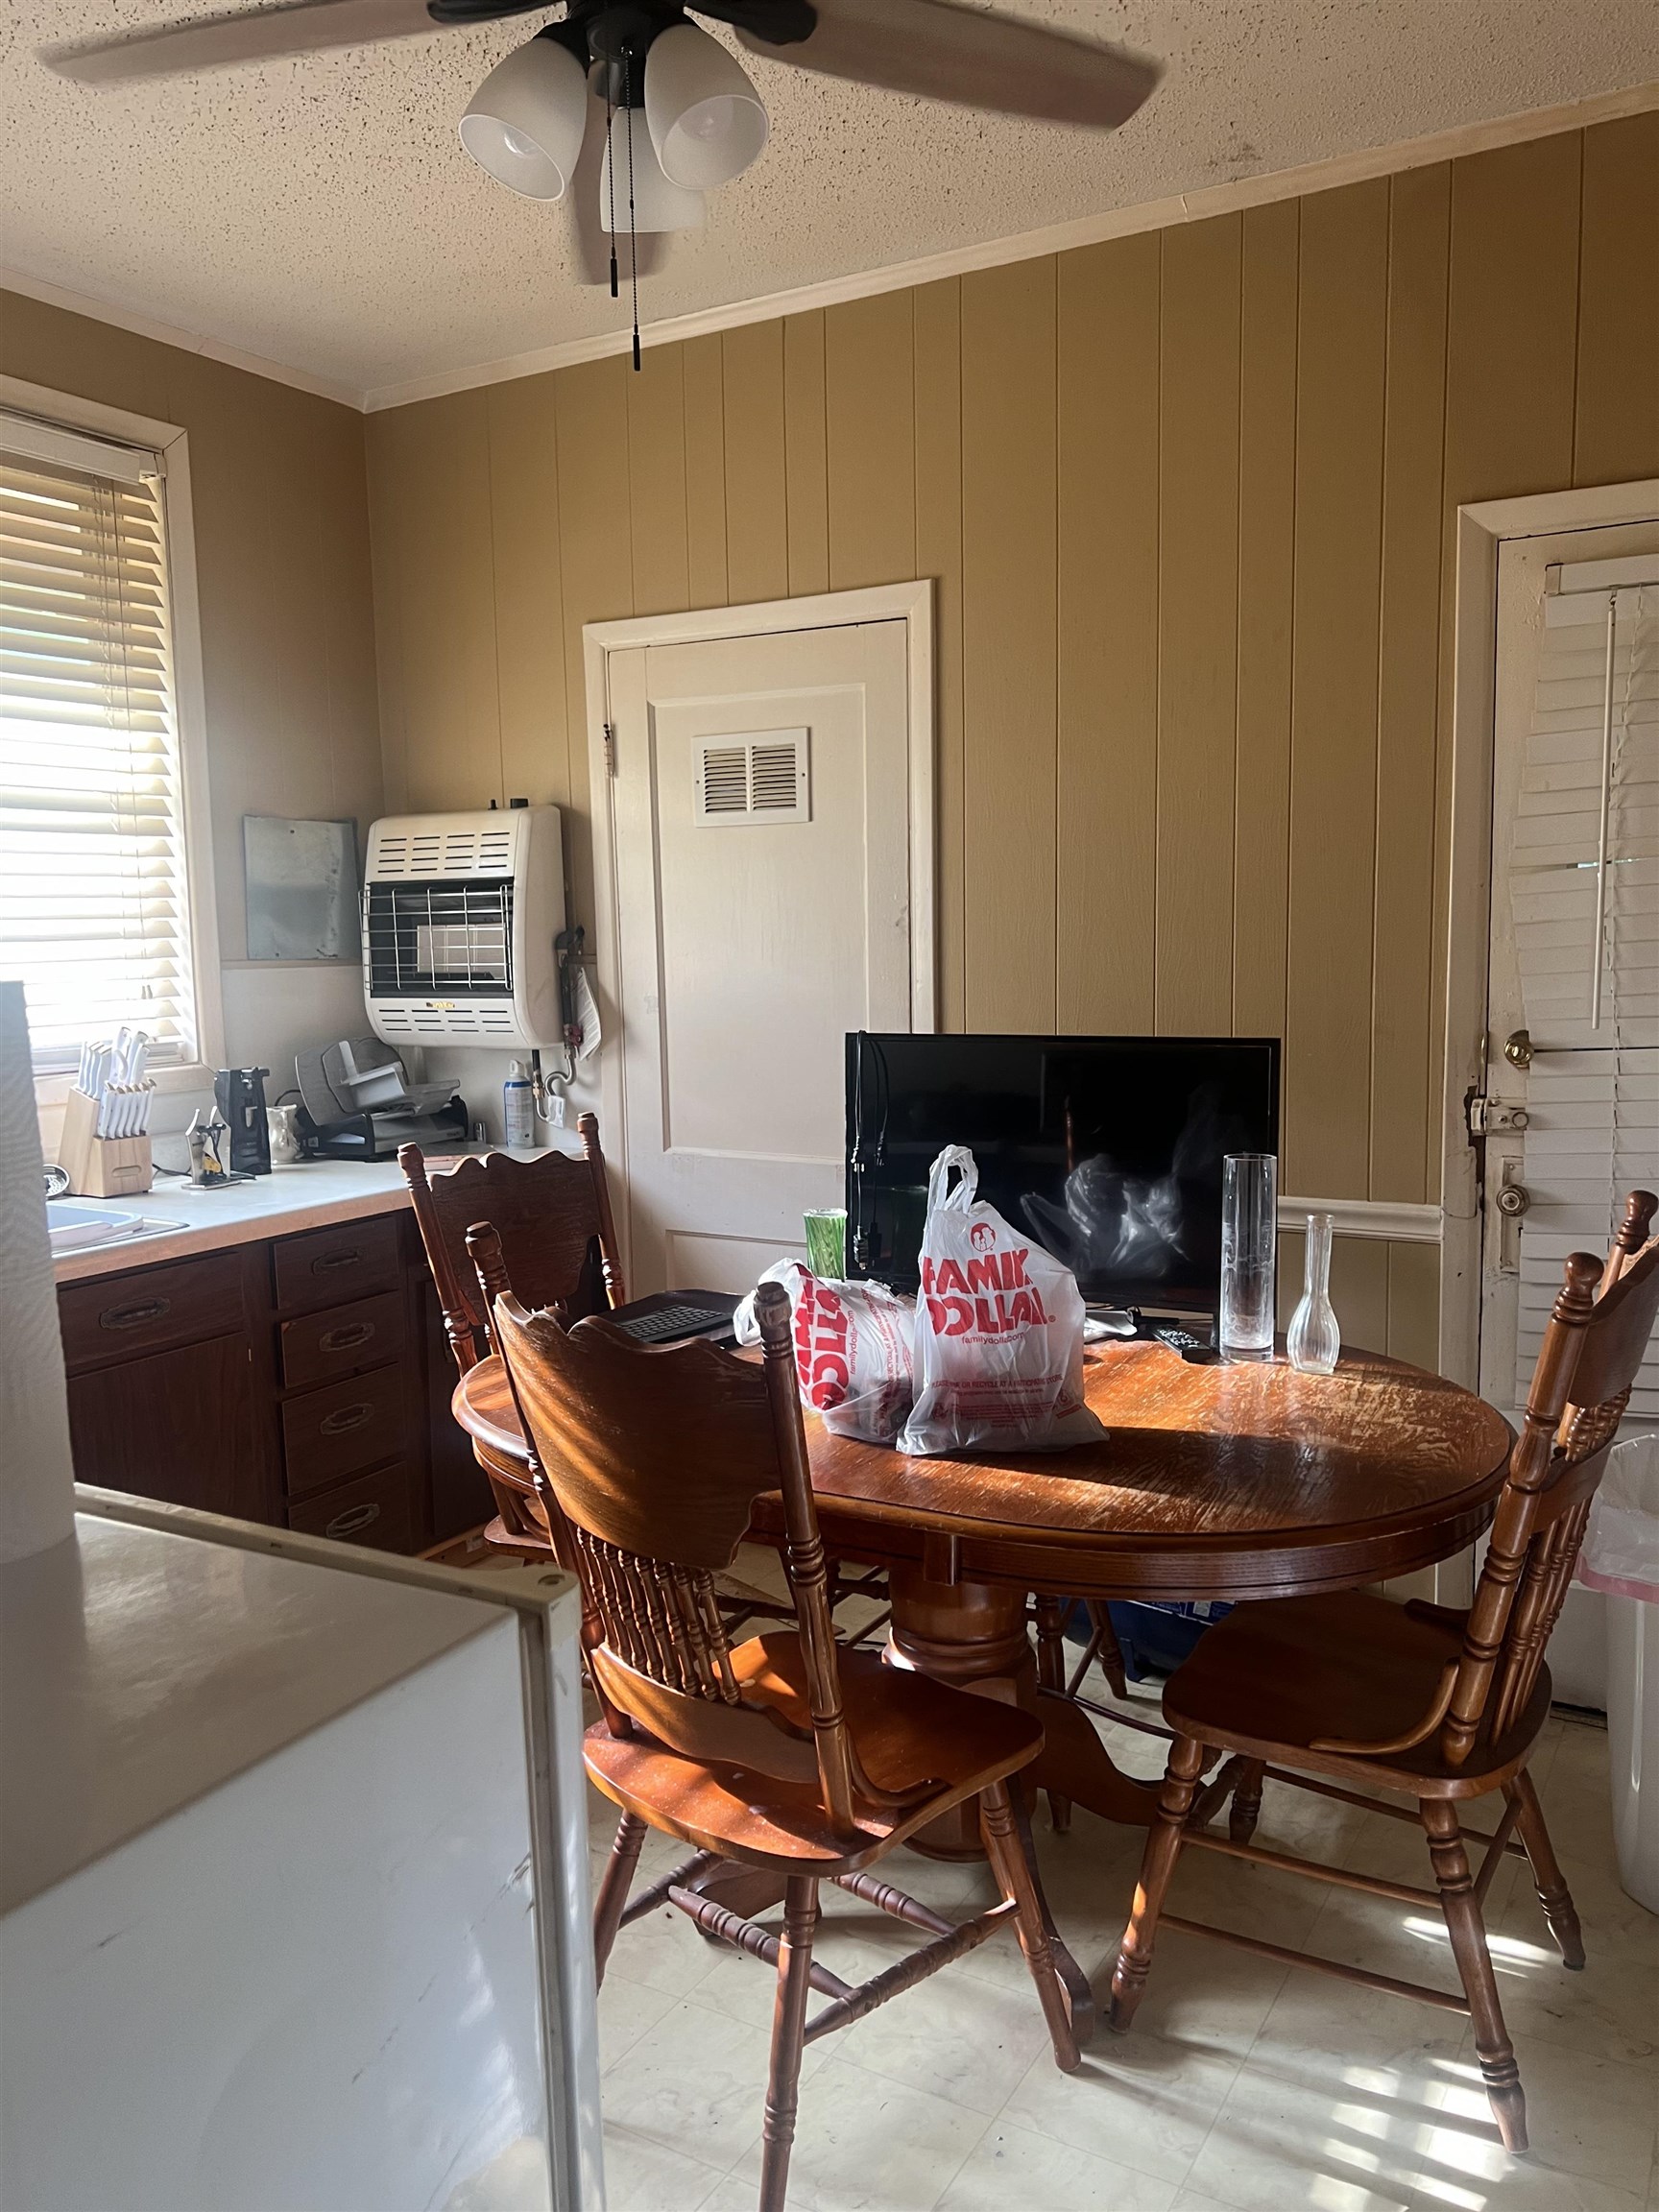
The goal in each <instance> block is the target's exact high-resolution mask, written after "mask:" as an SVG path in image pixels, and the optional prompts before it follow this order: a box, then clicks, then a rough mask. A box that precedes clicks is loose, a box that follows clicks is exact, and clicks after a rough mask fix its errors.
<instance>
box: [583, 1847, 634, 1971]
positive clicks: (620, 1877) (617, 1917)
mask: <svg viewBox="0 0 1659 2212" xmlns="http://www.w3.org/2000/svg"><path fill="white" fill-rule="evenodd" d="M644 1840H645V1822H644V1821H643V1820H642V1819H641V1818H640V1817H639V1815H638V1814H637V1813H624V1814H623V1815H622V1817H621V1819H620V1820H618V1821H617V1823H616V1840H615V1841H614V1842H613V1844H612V1846H611V1856H610V1858H609V1859H608V1860H607V1861H606V1862H605V1875H604V1879H603V1880H602V1881H601V1883H600V1885H599V1896H598V1901H597V1902H596V1903H595V1905H594V1907H593V1980H594V1983H595V1984H599V1983H601V1982H603V1981H604V1979H605V1967H606V1963H607V1961H608V1960H609V1959H610V1957H611V1946H612V1944H613V1943H614V1942H615V1940H616V1931H617V1929H618V1928H620V1927H621V1925H622V1914H623V1911H624V1910H625V1909H626V1907H627V1903H628V1892H629V1890H630V1889H631V1888H632V1887H633V1886H634V1869H635V1867H636V1866H637V1865H638V1863H639V1846H640V1845H641V1844H642V1843H643V1842H644Z"/></svg>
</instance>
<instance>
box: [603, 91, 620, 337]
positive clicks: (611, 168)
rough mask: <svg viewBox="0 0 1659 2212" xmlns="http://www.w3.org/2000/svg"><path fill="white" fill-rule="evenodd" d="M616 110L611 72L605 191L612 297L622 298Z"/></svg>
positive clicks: (607, 97) (607, 106)
mask: <svg viewBox="0 0 1659 2212" xmlns="http://www.w3.org/2000/svg"><path fill="white" fill-rule="evenodd" d="M615 123H616V109H615V108H614V106H613V104H612V99H611V72H610V69H609V67H607V69H606V72H605V189H606V190H607V192H609V194H610V195H611V223H610V229H611V297H612V299H613V300H616V299H619V298H620V297H621V293H620V289H619V287H618V285H617V282H616V139H615Z"/></svg>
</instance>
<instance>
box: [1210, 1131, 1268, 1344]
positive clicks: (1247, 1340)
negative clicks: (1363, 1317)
mask: <svg viewBox="0 0 1659 2212" xmlns="http://www.w3.org/2000/svg"><path fill="white" fill-rule="evenodd" d="M1278 1249H1279V1163H1278V1161H1277V1160H1276V1159H1275V1158H1274V1156H1273V1154H1272V1153H1271V1152H1229V1153H1228V1154H1227V1157H1226V1158H1225V1160H1223V1162H1222V1164H1221V1317H1220V1331H1219V1335H1220V1347H1221V1356H1222V1358H1224V1359H1271V1358H1272V1357H1273V1310H1274V1276H1275V1266H1276V1262H1277V1258H1278Z"/></svg>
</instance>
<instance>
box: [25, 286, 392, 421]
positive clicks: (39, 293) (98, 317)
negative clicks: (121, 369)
mask: <svg viewBox="0 0 1659 2212" xmlns="http://www.w3.org/2000/svg"><path fill="white" fill-rule="evenodd" d="M0 292H16V293H20V294H21V295H22V297H23V298H24V299H25V300H38V301H40V303H41V305H42V306H45V307H61V308H62V309H63V311H64V313H65V314H68V315H84V317H85V318H86V320H87V321H88V322H90V323H108V324H109V325H110V326H111V327H112V328H114V329H116V330H131V331H132V335H133V336H134V337H135V338H153V339H155V341H156V344H157V345H159V346H176V347H178V349H180V352H182V353H200V354H201V355H202V356H203V357H204V359H205V360H208V361H222V362H223V363H224V364H225V366H226V368H227V369H241V370H245V371H246V372H247V373H248V374H249V375H251V376H267V377H269V378H270V380H271V381H272V383H274V384H287V385H291V386H292V387H293V389H294V390H295V391H296V392H309V393H310V394H311V396H312V397H313V398H316V399H334V400H337V401H338V402H339V403H340V404H341V405H342V406H344V407H350V408H354V409H355V410H356V411H357V412H358V413H362V411H363V409H364V407H365V404H366V398H367V396H366V395H365V394H364V393H363V392H361V391H359V390H358V389H357V388H356V386H354V385H351V384H342V383H340V382H339V381H338V380H337V379H336V378H334V377H331V376H313V375H312V373H311V372H310V371H309V370H308V369H295V368H292V367H290V365H289V364H288V363H287V362H286V361H268V360H267V359H266V358H265V356H264V355H263V354H262V353H244V352H243V350H242V349H241V348H240V347H239V346H222V345H221V344H220V342H219V340H218V339H217V338H209V337H207V336H205V335H204V333H203V332H202V331H200V330H180V328H179V327H178V326H177V325H175V324H172V323H160V322H157V321H156V317H155V316H154V315H139V314H135V313H134V312H133V310H132V308H130V307H121V306H117V305H115V304H114V303H113V302H111V301H108V300H97V299H94V298H93V297H92V296H91V295H90V294H89V293H85V292H71V291H68V290H67V289H66V288H65V287H64V286H63V285H61V284H48V283H46V282H45V281H44V280H43V279H42V278H41V277H38V276H24V275H23V273H22V271H21V270H18V269H7V268H4V267H0Z"/></svg>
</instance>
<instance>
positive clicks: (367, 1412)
mask: <svg viewBox="0 0 1659 2212" xmlns="http://www.w3.org/2000/svg"><path fill="white" fill-rule="evenodd" d="M373 1418H374V1408H373V1406H341V1407H336V1409H335V1410H334V1411H333V1412H332V1413H325V1415H324V1416H323V1419H322V1420H321V1421H320V1422H319V1423H318V1424H317V1428H318V1433H319V1434H320V1435H324V1436H346V1435H349V1433H350V1432H351V1431H352V1430H353V1429H361V1428H362V1426H363V1424H364V1423H365V1422H366V1421H373Z"/></svg>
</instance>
